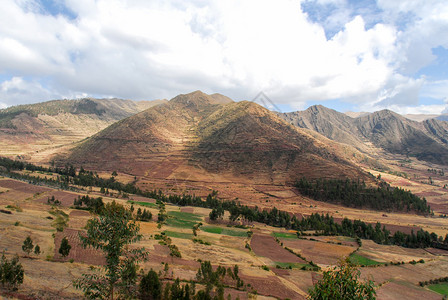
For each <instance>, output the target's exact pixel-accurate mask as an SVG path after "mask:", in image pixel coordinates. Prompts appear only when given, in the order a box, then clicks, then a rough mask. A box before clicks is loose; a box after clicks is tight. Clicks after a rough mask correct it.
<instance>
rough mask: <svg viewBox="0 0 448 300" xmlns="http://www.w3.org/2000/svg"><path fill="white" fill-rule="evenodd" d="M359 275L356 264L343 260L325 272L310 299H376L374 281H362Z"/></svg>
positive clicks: (310, 294) (310, 293)
mask: <svg viewBox="0 0 448 300" xmlns="http://www.w3.org/2000/svg"><path fill="white" fill-rule="evenodd" d="M359 275H360V272H359V270H358V269H357V268H356V267H355V266H354V265H352V264H351V263H350V262H349V261H348V260H346V261H343V262H341V264H340V265H339V266H338V267H335V268H334V269H333V270H329V271H326V272H324V274H323V278H322V279H321V280H319V282H318V283H317V284H316V285H315V286H314V287H313V288H312V289H311V290H310V291H309V299H313V300H314V299H359V300H361V299H369V300H370V299H375V294H376V292H375V289H374V285H373V282H372V281H367V282H360V281H359V280H358V278H359Z"/></svg>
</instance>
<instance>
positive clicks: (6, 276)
mask: <svg viewBox="0 0 448 300" xmlns="http://www.w3.org/2000/svg"><path fill="white" fill-rule="evenodd" d="M23 274H24V271H23V267H22V264H21V263H20V262H19V257H18V256H17V255H16V256H14V257H13V258H12V259H11V260H8V259H7V258H6V257H5V253H3V255H2V258H1V261H0V281H1V283H2V287H3V288H7V289H10V290H17V287H18V286H19V285H21V284H22V283H23Z"/></svg>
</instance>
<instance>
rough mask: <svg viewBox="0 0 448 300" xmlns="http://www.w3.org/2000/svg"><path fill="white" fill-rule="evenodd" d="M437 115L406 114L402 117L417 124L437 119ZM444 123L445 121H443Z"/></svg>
mask: <svg viewBox="0 0 448 300" xmlns="http://www.w3.org/2000/svg"><path fill="white" fill-rule="evenodd" d="M438 116H439V115H433V114H406V115H403V117H405V118H406V119H409V120H412V121H417V122H423V121H425V120H429V119H434V118H437V117H438ZM445 121H446V120H445Z"/></svg>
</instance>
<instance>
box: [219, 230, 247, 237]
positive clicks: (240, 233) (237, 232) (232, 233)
mask: <svg viewBox="0 0 448 300" xmlns="http://www.w3.org/2000/svg"><path fill="white" fill-rule="evenodd" d="M221 234H224V235H229V236H237V237H246V236H247V231H243V230H235V229H228V228H223V230H222V233H221Z"/></svg>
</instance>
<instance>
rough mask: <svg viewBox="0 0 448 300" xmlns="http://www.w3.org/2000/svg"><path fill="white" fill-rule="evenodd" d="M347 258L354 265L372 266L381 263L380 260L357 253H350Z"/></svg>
mask: <svg viewBox="0 0 448 300" xmlns="http://www.w3.org/2000/svg"><path fill="white" fill-rule="evenodd" d="M349 259H350V262H351V263H353V264H355V265H358V266H373V265H380V264H381V263H380V262H377V261H375V260H373V259H370V258H367V257H364V256H362V255H359V254H357V253H352V254H351V255H350V256H349Z"/></svg>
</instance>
